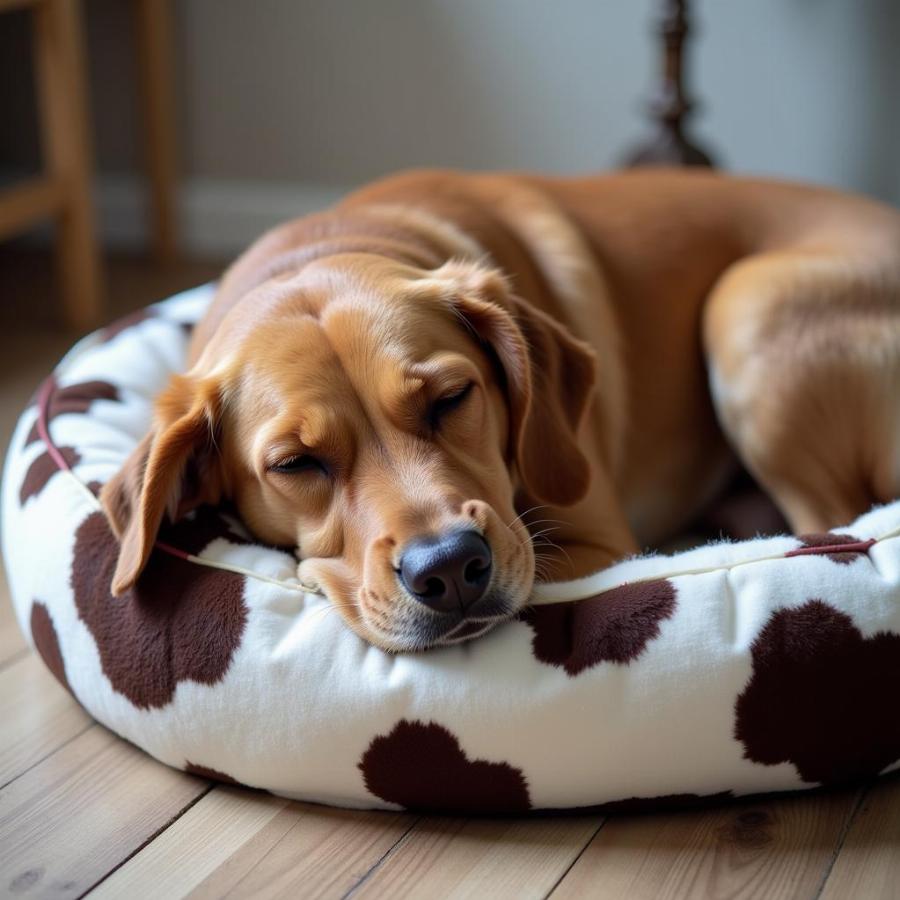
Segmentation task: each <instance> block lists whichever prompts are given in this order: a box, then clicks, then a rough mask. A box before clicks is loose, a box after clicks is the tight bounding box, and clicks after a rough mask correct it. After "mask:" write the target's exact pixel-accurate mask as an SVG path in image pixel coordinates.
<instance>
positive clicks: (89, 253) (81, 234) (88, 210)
mask: <svg viewBox="0 0 900 900" xmlns="http://www.w3.org/2000/svg"><path fill="white" fill-rule="evenodd" d="M81 7H82V4H81V3H80V2H75V0H43V2H42V3H40V4H38V5H37V6H36V7H35V8H34V14H33V15H34V56H35V74H36V76H37V77H36V87H37V100H38V112H39V114H40V122H41V146H42V150H43V156H44V169H45V171H47V172H48V173H49V174H50V175H51V176H52V177H53V179H54V181H55V182H56V183H57V184H59V185H60V190H61V205H60V210H59V217H58V232H57V240H56V244H57V259H58V263H59V274H60V290H61V292H62V296H63V305H64V311H65V314H66V319H67V324H68V325H69V327H70V328H72V329H73V330H75V331H86V330H88V329H89V328H91V327H92V326H94V325H96V324H99V317H100V308H101V295H102V285H101V282H102V276H101V272H100V254H99V248H98V246H97V242H96V240H95V235H94V209H93V205H92V201H91V135H90V111H89V105H88V93H87V84H86V66H85V47H84V34H83V29H82V23H81V13H82V9H81Z"/></svg>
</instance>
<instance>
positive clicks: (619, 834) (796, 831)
mask: <svg viewBox="0 0 900 900" xmlns="http://www.w3.org/2000/svg"><path fill="white" fill-rule="evenodd" d="M858 796H859V791H847V792H839V793H829V794H818V795H813V794H810V795H807V796H803V795H795V796H792V797H784V798H780V799H774V800H767V801H765V802H761V803H738V804H734V805H727V806H723V807H721V808H719V809H710V810H705V811H696V812H682V813H675V814H668V815H648V816H635V817H625V818H614V819H610V820H609V821H608V822H607V823H606V824H605V825H604V826H603V828H602V829H601V830H600V831H599V833H598V834H597V836H596V837H595V838H594V840H593V841H591V844H590V846H589V847H588V848H587V849H586V850H585V852H584V853H583V854H582V855H581V857H580V858H579V860H578V861H577V862H576V863H575V865H574V866H573V867H572V869H571V871H570V872H569V873H568V874H567V875H566V877H565V878H564V879H563V881H562V882H561V883H560V885H559V887H558V888H557V890H555V891H554V892H553V894H552V896H553V900H565V898H569V897H583V896H586V895H589V896H590V897H592V898H604V897H611V898H613V897H614V898H616V900H618V898H621V897H628V898H629V900H641V898H653V900H663V898H675V897H677V898H683V897H738V896H739V897H759V898H765V900H776V898H781V897H784V898H791V900H795V898H804V897H815V895H816V893H817V891H818V889H819V886H820V885H821V883H822V880H823V878H824V877H825V873H826V872H827V870H828V866H829V865H830V863H831V859H832V856H833V853H834V851H835V848H836V847H837V846H838V843H839V841H840V837H841V834H842V832H843V829H844V828H845V826H846V823H847V821H848V819H849V817H850V816H851V814H852V812H853V809H854V808H855V805H856V802H857V799H858Z"/></svg>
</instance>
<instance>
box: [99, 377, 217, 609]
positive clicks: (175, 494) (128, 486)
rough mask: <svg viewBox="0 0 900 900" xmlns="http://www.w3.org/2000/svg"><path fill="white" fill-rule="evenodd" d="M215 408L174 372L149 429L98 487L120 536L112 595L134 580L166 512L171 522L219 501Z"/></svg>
mask: <svg viewBox="0 0 900 900" xmlns="http://www.w3.org/2000/svg"><path fill="white" fill-rule="evenodd" d="M216 406H217V403H216V399H215V397H214V396H212V394H211V392H210V391H209V390H208V389H206V388H205V387H204V386H203V385H202V384H199V383H197V382H195V381H194V380H193V379H191V378H190V377H189V376H175V377H174V378H173V379H172V381H171V382H170V384H169V386H168V388H167V389H166V390H165V391H164V392H163V393H162V394H161V395H160V396H159V398H158V399H157V402H156V417H155V422H154V427H153V429H152V431H151V432H150V433H149V434H148V435H147V436H146V437H145V438H144V439H143V440H142V441H141V442H140V444H138V446H137V448H136V449H135V450H134V452H133V453H132V454H131V456H130V457H129V458H128V459H127V460H126V462H125V464H124V465H123V467H122V468H121V469H120V470H119V472H118V473H117V474H116V475H115V476H114V477H113V478H112V479H111V480H110V481H109V482H107V484H105V485H104V486H103V489H102V490H101V492H100V502H101V504H102V505H103V509H104V511H105V512H106V516H107V518H108V519H109V523H110V526H111V528H112V530H113V532H114V533H115V535H116V537H117V538H118V539H119V558H118V562H117V564H116V570H115V574H114V575H113V580H112V585H111V588H110V589H111V592H112V594H113V596H116V597H118V596H120V595H121V594H122V593H123V592H124V591H127V590H128V589H129V588H131V587H133V586H134V584H135V582H136V581H137V580H138V577H139V576H140V574H141V572H143V570H144V568H145V567H146V565H147V561H148V559H149V558H150V552H151V550H152V549H153V544H154V542H155V541H156V535H157V532H158V531H159V528H160V525H161V524H162V521H163V517H164V516H165V515H168V516H169V518H170V519H171V520H172V521H176V520H177V519H179V518H180V517H181V516H183V515H185V514H186V513H187V512H189V511H190V510H191V509H193V508H194V507H196V506H199V505H200V504H201V503H215V502H217V501H218V500H219V498H220V496H221V489H222V482H221V478H222V476H221V467H220V465H219V462H218V453H217V450H216V447H215V438H214V434H215V416H216V412H217V410H216Z"/></svg>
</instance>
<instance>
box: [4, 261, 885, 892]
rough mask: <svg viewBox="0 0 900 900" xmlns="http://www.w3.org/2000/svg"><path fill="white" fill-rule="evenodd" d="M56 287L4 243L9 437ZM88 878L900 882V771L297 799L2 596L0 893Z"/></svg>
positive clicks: (590, 888)
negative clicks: (31, 638) (867, 778)
mask: <svg viewBox="0 0 900 900" xmlns="http://www.w3.org/2000/svg"><path fill="white" fill-rule="evenodd" d="M216 269H217V267H215V266H204V265H190V266H186V265H185V266H180V267H177V268H175V269H172V270H170V271H168V272H166V273H159V272H156V271H154V270H153V269H152V268H150V267H149V266H147V265H146V264H142V263H140V262H139V261H129V260H116V261H114V263H113V264H112V265H111V267H110V282H111V285H110V287H111V293H112V297H113V301H114V305H115V306H116V308H117V309H118V310H123V309H125V308H127V307H129V306H134V305H137V304H140V303H144V302H147V301H148V300H151V299H157V298H158V297H160V296H163V295H164V294H165V293H167V292H171V291H174V290H176V289H179V288H181V287H186V286H188V285H190V284H193V283H197V282H199V281H201V280H203V279H205V278H207V277H209V276H211V275H212V274H215V272H216ZM50 288H51V285H50V281H49V276H48V274H47V266H46V261H43V262H41V260H40V259H36V258H34V257H26V258H24V259H20V258H18V256H16V257H12V256H9V255H7V256H3V255H0V292H2V296H3V304H0V306H4V308H3V309H0V378H2V381H0V438H2V440H3V442H4V445H5V443H6V441H7V440H8V436H9V433H10V430H11V427H12V425H13V423H14V421H15V418H16V416H17V415H18V412H19V410H20V409H21V408H22V406H23V405H24V403H25V401H26V400H27V398H28V396H29V395H30V393H31V392H32V390H33V388H34V387H35V385H36V383H37V382H38V380H39V379H40V378H41V377H42V376H43V375H44V374H45V373H46V372H47V370H48V369H49V367H50V366H51V364H52V362H53V361H54V360H55V359H56V357H57V356H58V355H59V354H60V353H61V352H62V350H63V349H65V347H66V346H67V345H68V344H69V343H70V342H71V338H69V337H66V336H64V335H59V334H53V333H52V332H50V331H49V330H48V328H47V324H48V323H49V322H51V321H52V315H51V314H50V312H49V311H51V310H52V293H51V290H50ZM10 292H13V293H14V294H15V295H16V297H18V300H15V299H14V298H13V297H11V296H10ZM23 298H25V302H21V301H22V299H23ZM17 303H18V304H19V305H18V306H17V305H16V304H17ZM3 592H4V594H5V593H6V587H5V583H4V585H3ZM886 687H887V686H886ZM85 893H90V894H91V896H92V897H115V898H119V897H125V898H128V900H143V898H152V897H160V898H167V900H168V898H177V897H184V896H188V895H190V896H199V897H221V896H229V897H274V896H283V897H319V896H324V897H342V896H347V895H350V894H352V895H353V896H354V897H375V896H385V897H392V898H393V897H406V896H410V897H445V896H454V897H457V896H458V897H478V898H482V897H484V898H502V897H516V898H518V897H548V896H551V895H552V896H553V897H554V898H565V897H582V896H586V897H611V898H644V897H646V898H664V897H729V898H731V897H742V898H743V897H748V898H750V897H758V898H766V900H768V898H780V897H785V898H804V897H820V896H821V897H826V898H830V900H844V898H870V897H900V780H898V779H893V780H890V781H886V782H884V783H880V784H877V785H875V786H870V787H868V788H861V789H856V790H849V791H843V792H836V793H829V794H810V795H806V796H792V797H786V798H783V799H778V800H766V801H764V802H751V803H735V804H733V805H728V806H724V807H721V808H718V809H712V810H707V811H702V812H683V813H677V814H666V815H646V816H637V817H623V818H603V817H599V816H579V817H570V818H565V817H562V818H560V817H558V818H543V819H535V820H528V821H517V820H511V819H510V820H500V819H488V820H484V819H482V820H467V819H453V818H439V817H431V816H424V817H423V816H415V815H406V814H392V813H372V812H368V813H359V812H349V811H342V810H333V809H328V808H324V807H317V806H312V805H308V804H302V803H293V802H289V801H286V800H281V799H278V798H276V797H271V796H268V795H266V794H261V793H255V792H252V791H247V790H243V789H237V788H230V787H224V786H221V785H214V784H211V783H209V782H207V781H204V780H202V779H199V778H195V777H192V776H189V775H184V774H182V773H180V772H176V771H172V770H170V769H168V768H165V767H164V766H162V765H160V764H159V763H157V762H155V761H153V760H152V759H150V758H149V757H147V756H145V755H144V754H142V753H141V752H140V751H138V750H136V749H135V748H134V747H132V746H130V745H128V744H125V743H124V742H122V741H120V740H119V739H117V738H116V737H114V736H113V735H111V734H110V733H109V732H107V731H106V730H104V729H103V728H102V727H100V726H99V725H96V724H94V723H92V722H91V720H90V719H89V718H88V717H87V716H86V715H85V714H84V713H83V712H81V710H80V709H79V708H78V706H77V705H76V704H75V703H74V702H73V700H72V699H71V697H70V696H69V695H68V694H67V693H66V692H65V691H64V690H63V689H62V688H61V687H60V686H59V685H58V684H57V683H56V682H55V681H54V680H53V678H52V677H51V676H50V675H49V674H48V673H47V671H46V670H45V669H44V668H43V666H42V664H41V663H40V662H39V661H38V659H37V658H36V657H35V656H34V654H32V653H31V652H30V651H29V650H28V649H27V647H26V645H25V643H24V641H23V639H22V637H21V636H20V634H19V632H18V629H17V627H16V624H15V621H14V619H13V616H12V611H11V608H10V606H9V603H8V599H7V598H6V597H2V598H0V895H2V896H11V897H17V898H18V897H78V896H82V895H84V894H85Z"/></svg>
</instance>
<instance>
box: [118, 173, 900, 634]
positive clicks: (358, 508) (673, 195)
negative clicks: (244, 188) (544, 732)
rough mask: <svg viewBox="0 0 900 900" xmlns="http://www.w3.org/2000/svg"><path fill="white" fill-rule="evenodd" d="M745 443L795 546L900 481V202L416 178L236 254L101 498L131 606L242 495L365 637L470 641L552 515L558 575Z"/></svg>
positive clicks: (547, 555) (708, 488)
mask: <svg viewBox="0 0 900 900" xmlns="http://www.w3.org/2000/svg"><path fill="white" fill-rule="evenodd" d="M709 385H711V388H712V389H711V390H710V387H709ZM726 436H727V437H726ZM738 459H739V460H740V462H742V463H743V464H744V465H745V466H746V467H747V468H748V469H749V470H750V471H751V472H752V473H753V474H754V476H755V477H756V478H757V480H758V481H759V482H760V483H761V484H762V485H763V486H764V487H765V488H766V489H767V490H768V491H769V492H770V494H771V495H772V497H773V498H774V500H775V501H776V503H777V504H778V506H779V507H780V508H781V510H782V511H783V513H784V514H785V516H786V517H787V518H788V520H789V522H790V523H791V525H792V527H793V528H795V529H796V530H797V531H816V530H822V529H827V528H829V527H833V526H837V525H840V524H842V523H846V522H847V521H849V520H850V519H852V518H853V517H854V516H856V515H857V514H859V513H861V512H863V511H864V510H865V509H867V508H868V507H869V506H870V505H871V504H872V503H873V502H877V501H887V500H890V499H892V498H894V497H896V496H898V495H900V215H898V214H897V213H896V212H894V211H892V210H890V209H888V208H885V207H882V206H879V205H877V204H874V203H871V202H869V201H866V200H862V199H858V198H854V197H849V196H844V195H840V194H837V193H833V192H830V191H826V190H820V189H811V188H805V187H798V186H792V185H786V184H778V183H770V182H759V181H749V180H740V179H736V178H728V177H723V176H719V175H715V174H710V173H700V172H690V173H686V172H667V171H640V172H632V173H624V174H614V175H610V176H607V177H594V178H583V179H552V178H542V177H536V176H528V175H466V174H459V173H451V172H417V173H411V174H406V175H401V176H398V177H394V178H391V179H388V180H386V181H383V182H380V183H377V184H375V185H374V186H372V187H370V188H367V189H365V190H362V191H360V192H358V193H356V194H354V195H353V196H351V197H350V198H349V199H348V200H346V201H345V202H343V203H341V204H340V205H339V206H337V207H336V208H334V209H333V210H331V211H328V212H325V213H322V214H320V215H316V216H312V217H309V218H306V219H301V220H298V221H295V222H290V223H288V224H286V225H283V226H281V227H279V228H277V229H275V230H274V231H272V232H270V233H269V234H267V235H265V236H264V237H263V238H262V239H260V240H259V241H258V242H257V243H256V244H255V245H254V246H253V247H252V248H251V249H250V250H248V251H247V252H246V253H245V254H244V255H243V256H242V257H241V258H240V259H238V261H237V262H236V263H235V264H234V265H233V266H232V267H231V269H230V270H229V271H228V273H227V274H226V276H225V278H224V280H223V281H222V284H221V286H220V288H219V291H218V294H217V297H216V300H215V302H214V303H213V305H212V307H211V308H210V310H209V312H208V313H207V315H206V317H205V318H204V319H203V321H202V322H201V323H200V324H199V326H198V328H197V330H196V334H195V338H194V341H193V345H192V350H191V357H190V366H189V370H188V371H187V373H186V374H185V375H183V376H181V377H177V378H175V379H174V380H173V382H172V384H171V386H170V387H169V388H168V389H167V390H166V391H165V392H164V393H163V394H162V396H161V397H160V398H159V403H158V408H157V415H156V422H155V425H154V428H153V430H152V432H151V433H150V434H149V435H147V437H146V438H145V439H144V441H143V442H142V443H141V445H140V447H139V448H138V450H137V451H136V453H135V454H134V456H133V457H132V458H131V459H130V460H129V462H128V463H127V464H126V465H125V467H124V468H123V470H122V472H121V473H120V474H119V475H117V476H116V477H115V478H114V479H113V480H112V481H111V482H110V483H109V484H107V485H106V487H105V489H104V490H103V493H102V500H103V503H104V505H105V508H106V510H107V513H108V515H109V518H110V521H111V523H112V525H113V528H114V529H115V531H116V533H117V535H118V536H119V537H120V539H121V545H122V546H121V554H120V558H119V562H118V567H117V570H116V574H115V579H114V584H113V592H114V593H116V594H119V593H121V592H122V591H124V590H126V589H128V588H129V587H130V586H132V585H133V584H134V583H135V581H136V579H137V578H138V576H139V575H140V573H141V571H142V569H143V568H144V566H145V564H146V562H147V559H148V556H149V554H150V552H151V549H152V546H153V542H154V539H155V536H156V533H157V529H158V528H159V526H160V524H161V522H162V519H163V517H164V516H165V515H166V514H168V515H169V516H170V517H173V518H176V517H179V516H182V515H184V514H185V513H186V512H188V511H189V510H190V509H192V508H193V507H195V506H197V505H198V504H200V503H216V502H218V501H220V500H221V499H223V498H226V497H228V498H232V499H233V500H234V501H235V503H236V504H237V507H238V509H239V511H240V513H241V515H242V516H243V518H244V520H245V522H246V524H247V525H248V526H249V528H250V529H251V530H252V531H253V532H254V533H255V534H256V535H257V537H258V538H260V539H261V540H263V541H266V542H270V543H272V544H275V545H284V546H288V547H296V548H297V552H298V556H299V559H300V560H301V561H300V564H299V569H298V572H299V576H300V578H301V580H303V581H305V582H315V583H317V584H318V585H320V586H321V587H322V588H323V589H324V591H325V592H326V594H327V595H328V596H329V597H330V598H331V600H332V601H333V602H334V603H335V605H336V606H337V608H338V609H339V610H340V612H341V613H342V615H343V616H344V617H345V618H346V620H347V622H348V623H349V624H350V625H351V627H353V628H354V629H355V630H356V631H357V632H358V633H359V634H360V635H362V636H363V637H364V638H366V639H367V640H369V641H371V642H373V643H376V644H378V645H380V646H382V647H385V648H387V649H391V650H405V649H418V648H423V647H427V646H430V645H433V644H436V643H446V642H450V641H454V640H461V639H465V638H468V637H471V636H474V635H475V634H478V633H481V632H482V631H484V630H486V629H487V628H489V627H490V626H491V625H492V624H493V623H495V622H497V621H499V620H500V619H502V618H505V617H508V616H509V615H511V614H514V613H515V612H516V611H517V610H519V609H520V608H521V607H522V606H523V605H525V603H526V602H527V600H528V597H529V593H530V590H531V587H532V583H533V580H534V577H535V570H536V562H535V551H534V545H533V541H532V536H531V534H530V533H529V532H533V533H534V534H539V533H540V532H541V531H544V530H545V529H544V527H543V526H544V524H546V523H547V522H549V523H550V527H551V528H555V529H556V530H555V531H553V533H552V545H548V548H547V549H546V550H545V551H544V552H543V553H541V554H540V558H539V561H538V563H537V568H538V570H539V572H538V574H539V576H540V577H542V578H554V579H559V578H570V577H573V576H580V575H584V574H586V573H588V572H590V571H591V570H595V569H598V568H600V567H603V566H606V565H608V564H609V563H610V562H612V561H613V560H616V559H619V558H620V557H622V556H625V555H627V554H631V553H633V552H635V551H636V550H637V549H638V548H639V547H641V546H642V545H646V544H647V543H648V542H655V541H658V540H660V539H661V538H664V537H665V536H666V535H670V534H672V533H673V532H677V530H678V529H679V527H682V526H683V525H684V523H685V522H687V521H689V520H690V519H691V518H692V517H693V516H695V515H696V513H697V512H698V511H700V510H701V509H702V508H703V507H704V505H706V504H707V503H709V501H710V500H711V499H712V498H714V497H715V496H716V494H717V493H718V492H719V491H720V490H721V488H722V486H723V485H724V484H725V482H726V480H727V479H728V477H729V476H730V474H731V473H732V472H733V471H734V469H735V467H736V465H737V460H738Z"/></svg>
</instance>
